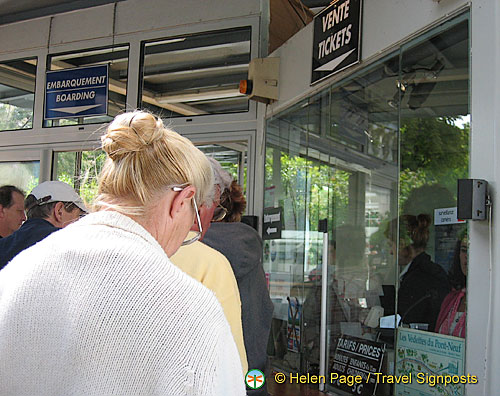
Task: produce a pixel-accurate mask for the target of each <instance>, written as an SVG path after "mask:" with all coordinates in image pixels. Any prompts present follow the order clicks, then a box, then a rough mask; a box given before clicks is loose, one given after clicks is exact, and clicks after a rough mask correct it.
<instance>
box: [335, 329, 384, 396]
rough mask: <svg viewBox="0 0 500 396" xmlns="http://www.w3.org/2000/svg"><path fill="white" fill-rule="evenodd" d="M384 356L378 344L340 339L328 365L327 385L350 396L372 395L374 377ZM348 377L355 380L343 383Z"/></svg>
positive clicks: (355, 339) (382, 344) (381, 346)
mask: <svg viewBox="0 0 500 396" xmlns="http://www.w3.org/2000/svg"><path fill="white" fill-rule="evenodd" d="M384 354H385V344H384V343H382V342H376V341H370V340H366V339H364V338H357V337H352V336H348V335H345V334H343V335H341V336H340V337H339V338H338V340H337V347H336V348H335V352H334V357H333V360H332V362H331V367H330V379H331V385H332V386H333V387H335V388H337V389H341V390H343V391H344V392H347V393H350V394H353V395H361V396H372V395H374V394H375V391H376V389H377V383H378V381H377V379H378V377H377V376H376V374H375V373H380V369H381V368H382V361H383V360H384ZM349 376H350V377H355V378H356V377H357V381H356V383H350V382H349V381H347V378H349Z"/></svg>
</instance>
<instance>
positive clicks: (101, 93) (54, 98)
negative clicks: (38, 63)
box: [45, 65, 108, 120]
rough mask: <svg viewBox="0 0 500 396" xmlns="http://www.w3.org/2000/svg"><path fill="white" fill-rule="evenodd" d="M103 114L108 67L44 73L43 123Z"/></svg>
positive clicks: (105, 111)
mask: <svg viewBox="0 0 500 396" xmlns="http://www.w3.org/2000/svg"><path fill="white" fill-rule="evenodd" d="M107 113H108V65H98V66H88V67H79V68H74V69H65V70H57V71H47V73H46V85H45V119H46V120H54V119H58V118H69V117H83V116H90V115H93V116H94V115H106V114H107Z"/></svg>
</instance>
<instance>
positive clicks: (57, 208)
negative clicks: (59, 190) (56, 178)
mask: <svg viewBox="0 0 500 396" xmlns="http://www.w3.org/2000/svg"><path fill="white" fill-rule="evenodd" d="M63 210H64V203H62V202H57V203H56V204H55V205H54V209H52V214H53V215H54V219H55V220H56V222H57V224H62V223H63Z"/></svg>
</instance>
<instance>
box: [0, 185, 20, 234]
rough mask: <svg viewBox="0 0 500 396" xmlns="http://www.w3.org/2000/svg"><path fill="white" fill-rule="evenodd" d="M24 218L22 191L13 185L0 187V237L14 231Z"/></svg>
mask: <svg viewBox="0 0 500 396" xmlns="http://www.w3.org/2000/svg"><path fill="white" fill-rule="evenodd" d="M24 220H26V216H25V214H24V193H23V192H22V191H21V190H20V189H19V188H17V187H15V186H2V187H0V239H1V238H5V237H8V236H9V235H10V234H12V233H13V232H14V231H16V230H17V229H18V228H19V227H21V224H23V221H24Z"/></svg>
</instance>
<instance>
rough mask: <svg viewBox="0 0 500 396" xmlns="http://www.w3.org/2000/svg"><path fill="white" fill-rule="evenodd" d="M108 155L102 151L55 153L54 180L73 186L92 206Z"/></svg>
mask: <svg viewBox="0 0 500 396" xmlns="http://www.w3.org/2000/svg"><path fill="white" fill-rule="evenodd" d="M105 160H106V154H105V153H104V151H102V150H90V151H67V152H56V153H54V164H55V168H54V180H60V181H63V182H65V183H68V184H69V185H70V186H72V187H73V188H74V189H75V190H76V191H77V192H78V193H79V194H80V196H81V197H82V198H83V200H84V201H85V203H86V204H88V205H91V204H92V202H93V201H94V199H95V198H96V196H97V190H98V177H99V173H100V172H101V170H102V167H103V165H104V161H105Z"/></svg>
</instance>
